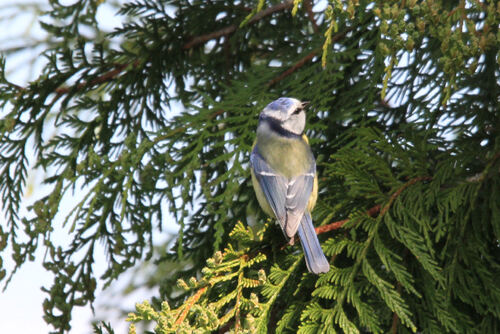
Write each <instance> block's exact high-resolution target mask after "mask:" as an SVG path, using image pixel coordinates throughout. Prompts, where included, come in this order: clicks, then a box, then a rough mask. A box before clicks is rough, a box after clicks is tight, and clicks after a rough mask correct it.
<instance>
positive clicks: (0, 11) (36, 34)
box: [0, 0, 176, 334]
mask: <svg viewBox="0 0 500 334" xmlns="http://www.w3.org/2000/svg"><path fill="white" fill-rule="evenodd" d="M35 2H36V3H42V4H47V3H48V0H8V1H7V0H0V53H3V51H5V50H6V49H8V48H11V47H15V46H17V45H19V44H20V40H19V38H18V37H19V34H25V33H26V34H27V35H29V36H31V37H33V38H35V39H36V38H43V37H44V32H43V30H42V29H41V28H40V26H39V24H38V21H39V19H40V17H38V16H36V15H32V14H30V13H31V11H30V10H26V11H24V10H21V11H20V10H19V9H18V8H17V9H16V7H15V6H17V5H19V4H31V3H35ZM62 2H63V3H66V4H69V3H71V1H64V0H63V1H62ZM13 4H14V7H13ZM20 13H22V14H20ZM11 14H15V15H14V16H12V17H11V16H10V15H11ZM98 20H99V22H100V24H101V28H102V29H103V30H105V31H112V30H113V29H114V28H115V27H118V26H120V25H121V23H122V22H121V20H120V18H119V17H118V16H117V15H115V9H114V8H112V7H111V6H108V5H107V4H106V2H103V4H101V5H100V6H99V10H98ZM12 27H16V29H12ZM25 36H26V35H25ZM40 51H41V49H32V50H30V51H28V52H22V53H17V54H15V55H14V56H8V57H7V73H8V79H9V80H10V81H11V82H14V83H16V84H18V85H20V86H23V85H26V84H27V82H28V81H29V80H31V79H33V78H34V77H36V76H37V73H40V71H41V69H42V65H43V61H41V60H40V61H37V62H35V64H34V66H33V67H29V66H26V65H25V64H26V61H27V60H29V59H31V58H32V57H38V55H39V53H40ZM5 112H6V110H0V117H1V116H3V115H4V114H5ZM42 179H43V171H41V170H31V171H30V173H29V178H28V185H27V187H28V191H27V194H26V196H25V197H24V198H23V204H24V205H23V209H22V213H23V214H24V213H26V207H28V206H29V205H30V204H31V203H33V202H34V201H35V200H36V199H38V198H40V197H42V196H43V195H44V194H46V193H47V192H48V191H49V189H48V188H47V187H45V186H44V185H43V184H41V181H42ZM78 193H79V192H76V194H78ZM81 196H82V193H80V197H81ZM77 200H78V195H75V196H74V197H72V198H66V199H65V201H64V202H63V203H62V205H61V207H63V208H70V207H72V205H74V203H76V201H77ZM61 216H62V215H58V217H61ZM56 217H57V216H56ZM0 219H2V220H3V217H2V216H1V215H0ZM3 224H4V223H3V222H2V225H3ZM55 225H56V226H61V225H62V222H61V221H59V222H55ZM168 225H169V226H167V228H166V232H171V233H175V231H176V227H175V226H174V225H173V224H168ZM166 232H165V235H163V236H162V235H159V236H155V238H156V240H155V244H161V243H162V242H164V241H165V240H166V239H167V233H166ZM54 239H55V240H56V241H57V242H59V243H64V242H65V240H67V239H68V236H67V231H66V230H64V229H62V228H56V229H55V231H54ZM98 254H101V256H98ZM2 255H3V260H4V266H5V268H7V270H8V272H9V270H10V269H12V268H13V265H14V263H13V260H12V259H11V258H10V254H9V253H8V252H7V253H4V254H2ZM5 255H6V256H5ZM43 256H44V250H43V249H38V251H37V253H36V257H35V261H34V262H28V263H25V264H24V265H23V266H22V267H21V269H19V270H18V272H17V273H16V274H15V275H14V277H13V278H12V280H11V282H10V284H9V285H8V287H7V288H6V290H5V291H3V292H2V291H1V289H3V288H4V286H5V280H4V281H2V282H0V333H48V332H50V331H51V330H53V328H52V327H50V326H48V325H47V324H46V323H45V322H44V320H43V308H42V304H43V301H44V299H45V298H46V296H47V295H46V293H44V292H43V291H42V290H41V287H42V286H46V287H50V286H51V285H52V282H53V276H52V274H51V273H49V272H47V271H45V269H44V268H43V266H42V259H43ZM105 266H106V258H105V256H104V251H102V252H99V251H97V252H96V265H95V272H96V273H102V272H104V270H105ZM131 272H132V270H129V272H128V274H125V275H124V276H123V277H122V278H120V279H119V280H118V281H117V282H116V283H115V284H113V285H112V286H111V287H110V288H109V289H108V290H106V291H105V292H102V290H101V289H102V286H101V287H98V292H97V293H96V296H97V298H96V301H95V304H94V305H95V307H96V309H95V310H96V312H97V313H98V315H99V318H106V319H107V321H110V322H111V325H112V327H113V328H114V329H115V331H116V333H124V332H126V330H127V328H128V324H127V323H126V322H125V321H124V319H123V318H119V316H118V313H117V312H115V313H113V312H110V311H107V310H105V309H104V307H102V305H104V304H113V298H114V296H117V298H119V301H120V303H121V305H120V306H121V307H123V308H125V309H133V307H134V304H135V302H141V301H143V300H145V299H149V298H150V297H151V296H152V295H154V294H156V293H157V292H156V291H147V290H141V291H138V292H136V293H134V294H132V295H130V296H128V297H127V298H122V297H120V296H119V295H118V294H117V293H113V291H119V290H120V288H121V287H123V286H124V285H125V284H126V283H127V282H128V281H129V280H130V279H131V276H130V275H131ZM97 275H98V274H97ZM100 306H101V307H100ZM103 314H104V315H105V316H104V317H103ZM72 316H73V320H72V323H71V325H72V330H71V331H70V333H71V334H86V333H93V331H92V327H91V320H92V319H93V318H94V315H93V313H92V311H91V309H90V306H85V307H78V308H75V309H74V311H73V313H72Z"/></svg>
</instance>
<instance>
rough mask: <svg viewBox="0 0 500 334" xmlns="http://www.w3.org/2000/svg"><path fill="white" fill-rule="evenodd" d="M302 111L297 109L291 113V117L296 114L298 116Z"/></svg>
mask: <svg viewBox="0 0 500 334" xmlns="http://www.w3.org/2000/svg"><path fill="white" fill-rule="evenodd" d="M303 110H304V109H303V108H297V109H295V111H294V112H293V113H292V115H297V114H300V112H301V111H303Z"/></svg>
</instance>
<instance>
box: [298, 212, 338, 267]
mask: <svg viewBox="0 0 500 334" xmlns="http://www.w3.org/2000/svg"><path fill="white" fill-rule="evenodd" d="M298 232H299V237H300V243H301V244H302V248H303V249H304V256H305V258H306V265H307V269H309V272H312V273H314V274H320V273H326V272H328V270H330V264H329V263H328V261H327V259H326V257H325V254H323V250H322V249H321V245H320V244H319V240H318V236H317V235H316V231H314V226H313V224H312V220H311V216H310V215H309V213H308V212H306V213H305V214H304V216H303V217H302V220H301V222H300V225H299V229H298Z"/></svg>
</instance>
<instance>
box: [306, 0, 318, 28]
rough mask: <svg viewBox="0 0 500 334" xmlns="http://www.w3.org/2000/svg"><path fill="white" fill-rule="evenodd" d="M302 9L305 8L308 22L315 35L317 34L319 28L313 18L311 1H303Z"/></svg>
mask: <svg viewBox="0 0 500 334" xmlns="http://www.w3.org/2000/svg"><path fill="white" fill-rule="evenodd" d="M304 7H305V8H306V11H307V17H308V18H309V21H311V23H312V26H313V30H314V32H315V33H316V34H317V33H318V32H319V27H318V23H317V22H316V19H315V18H314V12H313V10H312V4H311V0H306V1H304Z"/></svg>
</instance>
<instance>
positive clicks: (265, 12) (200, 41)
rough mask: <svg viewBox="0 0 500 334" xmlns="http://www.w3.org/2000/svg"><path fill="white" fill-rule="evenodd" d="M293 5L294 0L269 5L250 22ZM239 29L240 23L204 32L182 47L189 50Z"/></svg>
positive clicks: (250, 22) (250, 21)
mask: <svg viewBox="0 0 500 334" xmlns="http://www.w3.org/2000/svg"><path fill="white" fill-rule="evenodd" d="M292 6H293V0H287V1H284V2H282V3H279V4H277V5H274V6H272V7H268V8H266V9H264V10H262V11H260V12H258V13H257V14H255V16H254V17H252V18H251V19H250V20H249V21H248V24H252V23H255V22H257V21H259V20H261V19H262V18H264V17H266V16H268V15H271V14H273V13H275V12H279V11H282V10H285V9H289V8H291V7H292ZM237 29H238V25H236V24H231V25H230V26H227V27H225V28H222V29H220V30H217V31H214V32H211V33H208V34H204V35H200V36H196V37H193V38H192V39H191V40H190V41H189V42H187V43H186V44H184V46H183V47H182V49H183V50H188V49H191V48H194V47H195V46H198V45H200V44H203V43H205V42H208V41H209V40H212V39H215V38H219V37H222V36H227V35H230V34H232V33H233V32H235V31H236V30H237Z"/></svg>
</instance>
